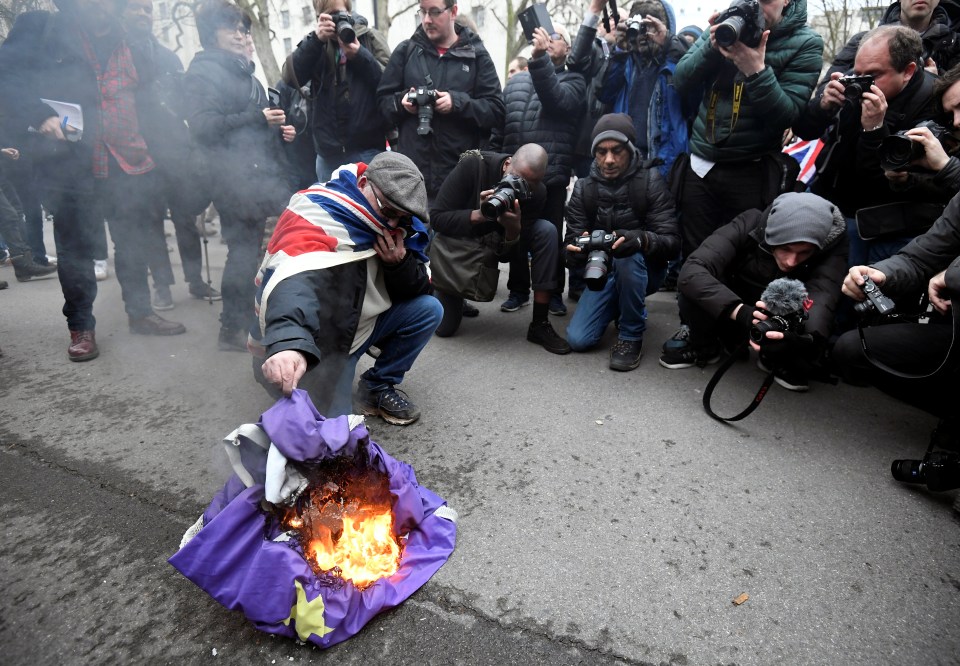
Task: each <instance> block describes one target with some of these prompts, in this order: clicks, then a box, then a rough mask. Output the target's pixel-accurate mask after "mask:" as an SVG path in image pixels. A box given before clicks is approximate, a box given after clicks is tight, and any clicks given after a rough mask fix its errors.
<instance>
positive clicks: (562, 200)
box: [507, 184, 567, 294]
mask: <svg viewBox="0 0 960 666" xmlns="http://www.w3.org/2000/svg"><path fill="white" fill-rule="evenodd" d="M566 203H567V186H566V184H564V185H548V186H547V199H546V204H545V205H544V207H543V210H542V211H541V217H542V218H543V219H545V220H547V221H548V222H550V223H551V224H552V225H553V226H554V227H555V228H556V230H557V251H558V254H557V266H556V273H557V274H556V281H557V286H556V287H555V288H554V290H553V291H554V292H555V293H557V294H562V293H563V283H564V281H565V280H564V277H565V276H564V266H563V262H562V261H560V257H562V256H563V213H564V209H565V207H566ZM519 245H520V247H518V248H517V250H516V252H515V253H514V255H513V256H512V257H511V259H510V274H509V276H508V278H507V289H509V290H510V291H511V292H517V293H519V294H527V293H529V292H530V265H529V263H528V261H527V254H528V253H529V252H530V251H531V250H532V248H530V247H529V246H525V245H524V239H523V238H522V237H521V239H520V243H519ZM534 288H536V287H534Z"/></svg>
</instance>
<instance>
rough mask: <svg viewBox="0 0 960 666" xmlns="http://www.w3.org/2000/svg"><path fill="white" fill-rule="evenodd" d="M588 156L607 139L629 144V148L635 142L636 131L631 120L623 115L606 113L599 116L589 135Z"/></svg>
mask: <svg viewBox="0 0 960 666" xmlns="http://www.w3.org/2000/svg"><path fill="white" fill-rule="evenodd" d="M590 138H591V143H590V154H591V155H592V154H593V153H595V152H596V151H597V145H599V144H600V143H602V142H603V141H607V140H608V139H613V140H614V141H619V142H620V143H629V144H630V145H631V146H632V145H633V144H634V142H635V141H636V140H637V130H636V129H634V127H633V120H631V118H630V116H628V115H627V114H625V113H608V114H607V115H605V116H601V118H600V120H598V121H597V124H596V125H595V126H594V128H593V134H591V135H590Z"/></svg>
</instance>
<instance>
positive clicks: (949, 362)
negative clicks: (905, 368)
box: [857, 302, 960, 379]
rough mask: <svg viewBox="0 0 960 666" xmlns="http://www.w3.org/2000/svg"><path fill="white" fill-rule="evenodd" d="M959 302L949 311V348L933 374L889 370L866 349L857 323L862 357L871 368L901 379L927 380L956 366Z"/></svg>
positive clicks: (959, 329)
mask: <svg viewBox="0 0 960 666" xmlns="http://www.w3.org/2000/svg"><path fill="white" fill-rule="evenodd" d="M957 306H960V302H957V303H954V304H952V305H951V307H950V310H951V311H952V312H953V335H952V337H951V338H950V346H949V347H948V348H947V353H946V355H945V356H944V358H943V361H942V362H941V363H940V365H939V366H937V368H936V370H934V371H933V372H928V373H927V374H925V375H914V374H910V373H906V372H900V371H899V370H895V369H893V368H891V367H890V366H889V365H887V364H886V363H884V362H883V361H879V360H877V359H876V358H874V357H873V355H872V354H871V353H870V350H869V349H868V348H867V338H866V336H865V335H864V328H863V323H862V322H857V332H858V333H859V334H860V347H861V348H862V349H863V357H864V358H865V359H867V361H868V362H869V363H870V365H872V366H873V367H875V368H877V369H879V370H883V371H884V372H886V373H887V374H890V375H893V376H894V377H899V378H901V379H929V378H931V377H933V376H935V375H937V374H939V373H940V372H942V371H947V370H949V369H950V367H951V366H954V365H958V364H957V363H955V357H958V356H960V354H958V351H957V350H958V349H960V346H958V345H957V338H958V337H960V307H957ZM931 325H932V326H940V324H927V326H931Z"/></svg>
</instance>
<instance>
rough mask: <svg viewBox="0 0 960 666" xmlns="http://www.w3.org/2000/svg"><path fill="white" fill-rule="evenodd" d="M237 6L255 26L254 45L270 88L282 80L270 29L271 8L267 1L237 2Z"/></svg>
mask: <svg viewBox="0 0 960 666" xmlns="http://www.w3.org/2000/svg"><path fill="white" fill-rule="evenodd" d="M237 6H238V7H240V8H241V9H243V10H244V11H245V12H247V13H248V14H249V15H250V18H251V19H252V20H253V24H252V25H251V26H250V33H251V35H252V36H253V45H254V47H255V48H256V49H257V58H259V60H260V65H261V66H262V67H263V77H264V79H266V81H267V85H268V86H272V85H274V84H275V83H276V82H277V81H279V80H280V66H279V65H277V58H276V56H275V55H273V46H272V44H271V42H272V41H273V37H274V33H273V30H271V29H270V8H269V6H268V4H267V1H266V0H237Z"/></svg>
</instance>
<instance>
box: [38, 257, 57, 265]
mask: <svg viewBox="0 0 960 666" xmlns="http://www.w3.org/2000/svg"><path fill="white" fill-rule="evenodd" d="M44 258H45V259H46V260H47V261H46V263H44V262H42V261H38V262H37V263H38V264H40V265H42V266H56V265H57V258H56V257H52V256H50V255H49V254H47V255H44Z"/></svg>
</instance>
